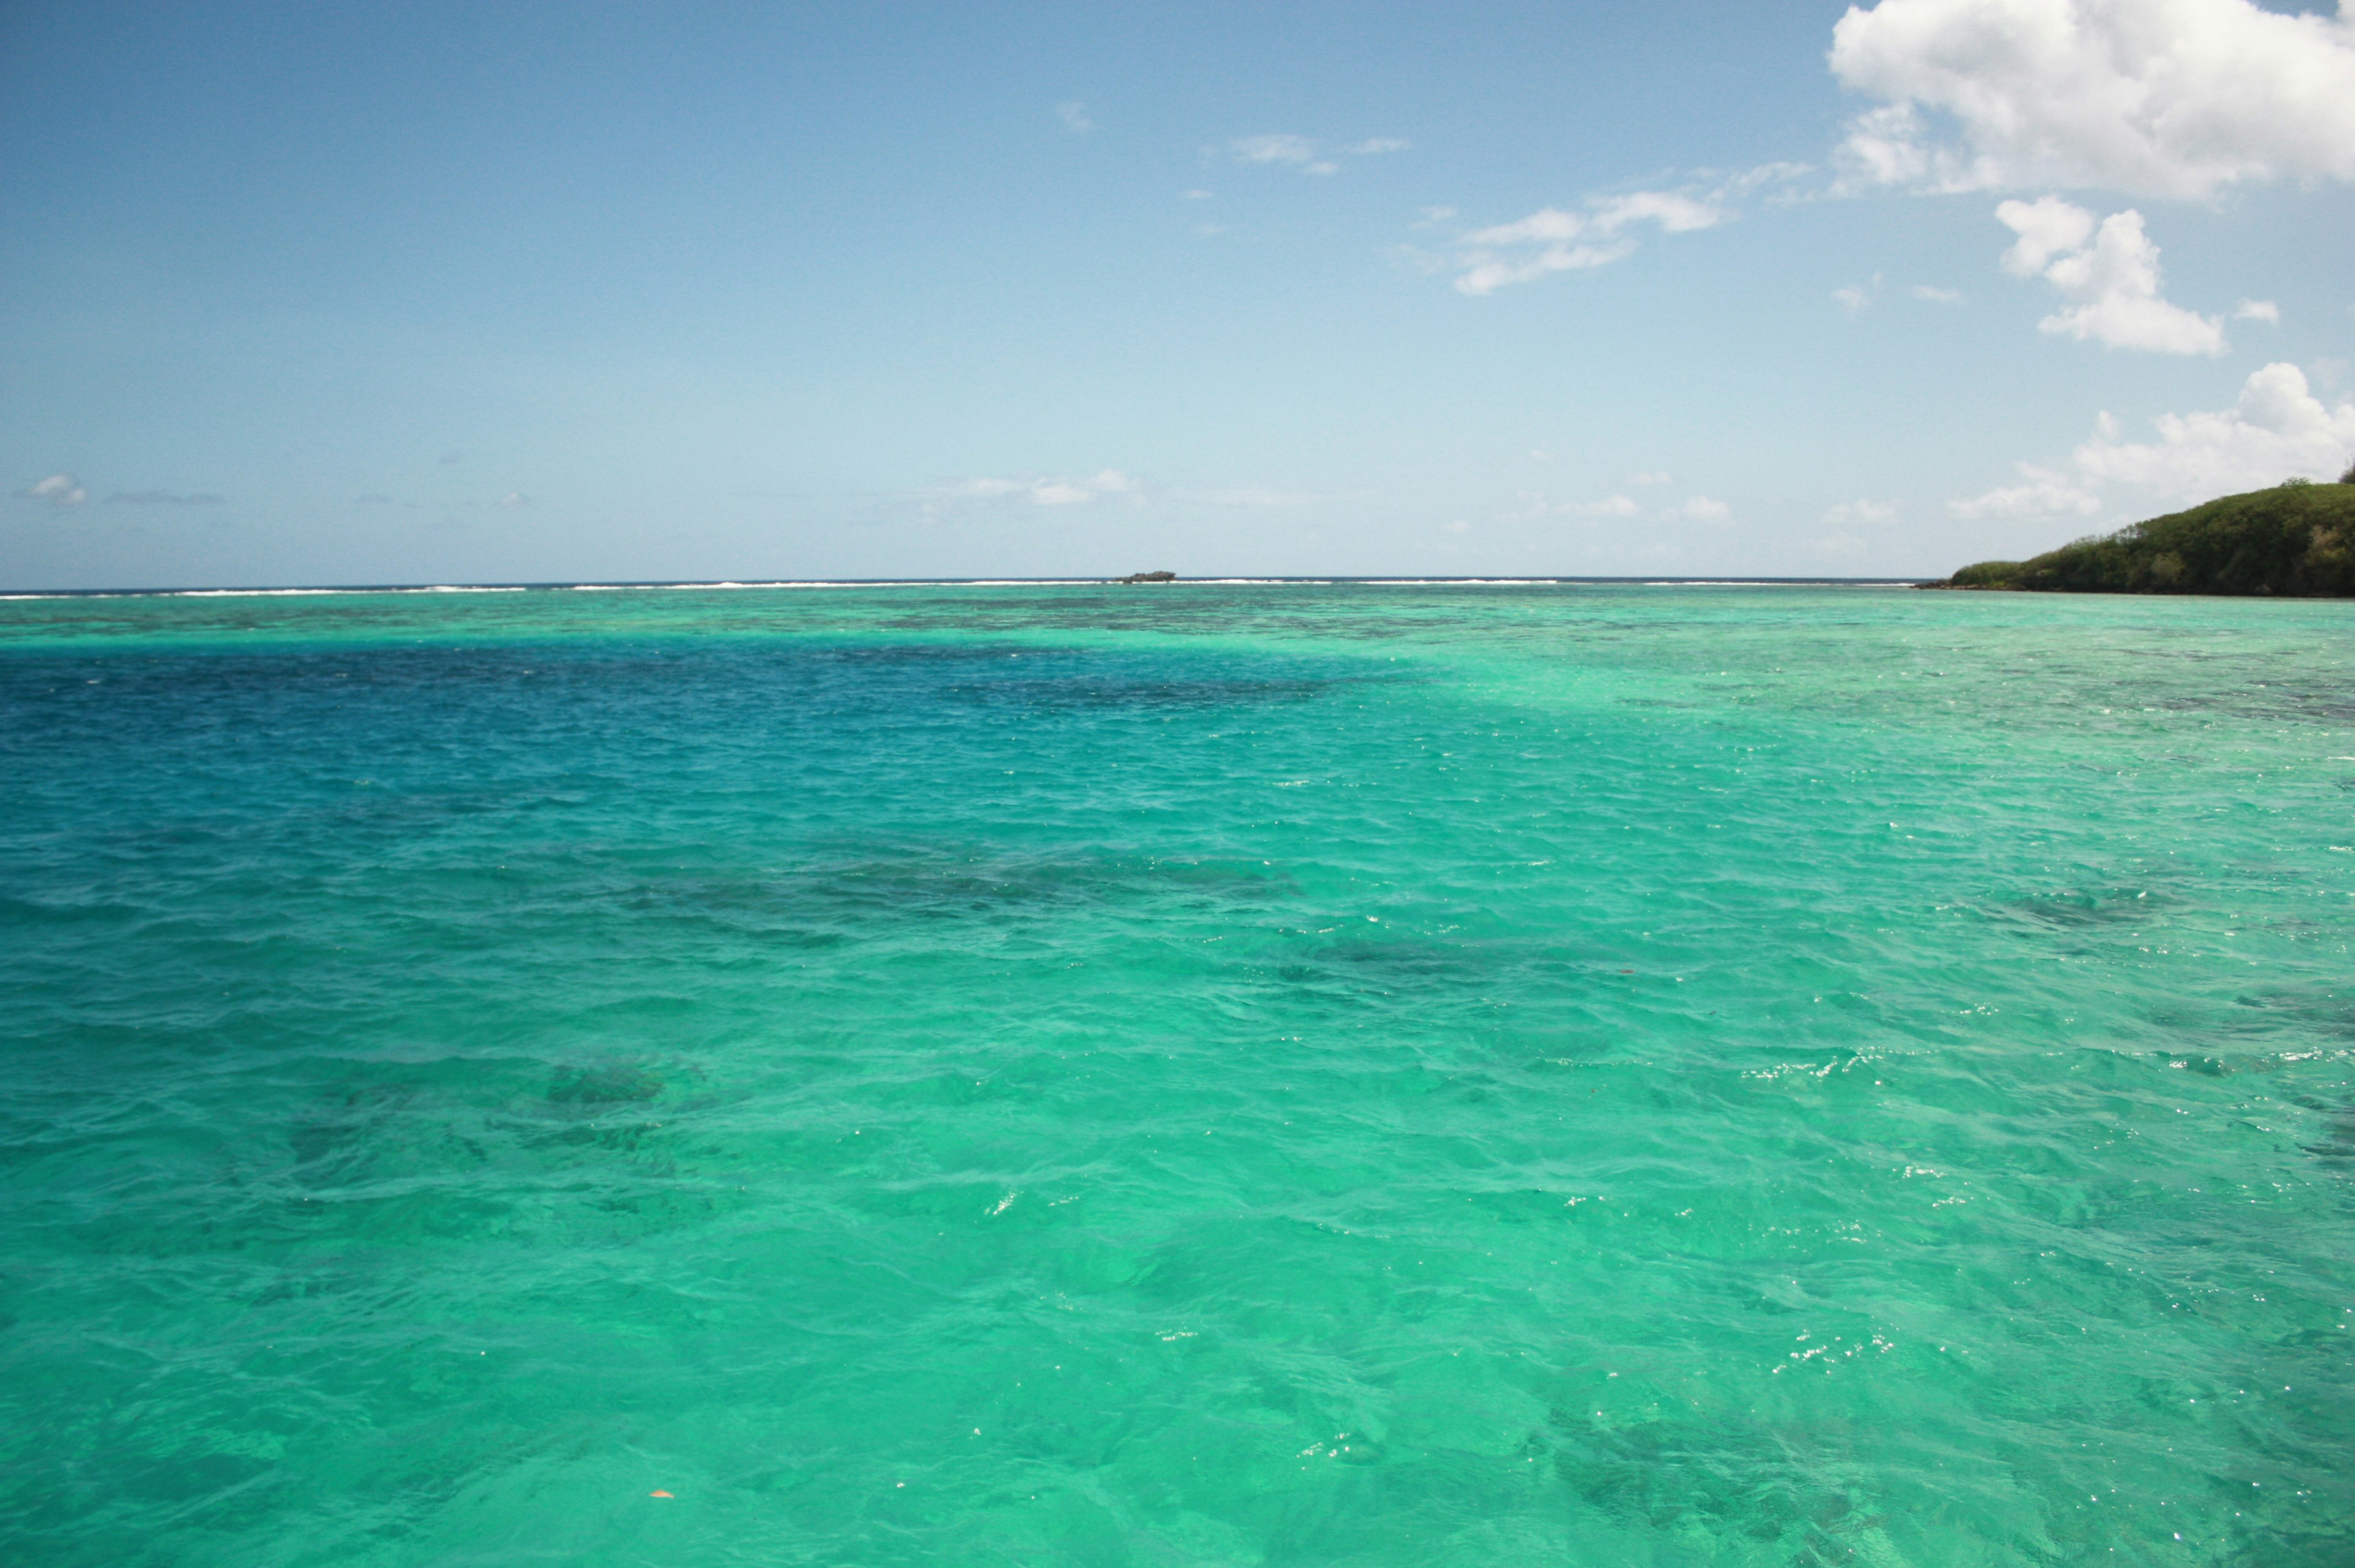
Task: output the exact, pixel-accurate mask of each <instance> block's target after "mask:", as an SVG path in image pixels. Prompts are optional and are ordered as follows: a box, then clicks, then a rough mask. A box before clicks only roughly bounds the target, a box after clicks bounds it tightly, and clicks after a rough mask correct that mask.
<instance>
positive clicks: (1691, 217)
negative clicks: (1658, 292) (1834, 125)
mask: <svg viewBox="0 0 2355 1568" xmlns="http://www.w3.org/2000/svg"><path fill="white" fill-rule="evenodd" d="M1808 172H1809V170H1808V168H1807V165H1805V164H1791V163H1774V164H1761V165H1758V166H1757V167H1756V168H1753V169H1748V170H1744V171H1742V172H1741V173H1738V174H1733V175H1724V174H1714V175H1713V174H1710V173H1709V172H1708V171H1702V172H1701V173H1700V175H1698V176H1696V183H1695V184H1693V185H1691V186H1689V187H1686V188H1684V189H1682V190H1639V191H1630V192H1626V193H1624V194H1621V195H1618V196H1598V197H1588V198H1587V200H1586V203H1585V205H1584V206H1583V208H1577V209H1572V208H1560V207H1548V208H1540V209H1539V210H1537V211H1536V212H1532V213H1530V214H1529V216H1528V217H1527V218H1524V219H1518V221H1516V222H1512V223H1499V224H1495V225H1493V226H1491V227H1489V228H1487V229H1474V230H1473V231H1472V232H1470V233H1469V234H1466V235H1465V236H1464V237H1463V239H1462V240H1461V241H1460V244H1461V245H1462V246H1463V249H1462V250H1460V251H1458V252H1457V253H1456V255H1455V257H1454V258H1453V259H1452V260H1451V261H1449V262H1448V263H1447V265H1449V266H1451V267H1453V268H1454V269H1455V271H1456V274H1457V275H1456V279H1455V287H1456V288H1457V289H1458V290H1459V291H1461V292H1462V293H1467V294H1475V295H1478V294H1488V293H1495V292H1496V291H1497V290H1498V289H1500V288H1503V287H1505V286H1506V285H1508V284H1509V283H1528V282H1529V281H1530V280H1532V279H1535V278H1541V277H1544V276H1546V275H1547V274H1548V273H1550V272H1585V271H1590V270H1592V269H1593V268H1596V267H1607V266H1609V265H1610V264H1611V263H1612V262H1614V261H1621V260H1624V259H1625V258H1626V257H1628V256H1631V255H1633V254H1634V253H1635V251H1636V239H1635V235H1634V232H1633V231H1634V230H1635V229H1636V226H1637V225H1639V224H1646V223H1648V224H1651V225H1653V226H1655V227H1656V228H1657V229H1659V231H1660V232H1661V233H1663V234H1689V233H1692V232H1694V231H1696V230H1699V229H1714V228H1716V227H1717V226H1718V225H1720V224H1721V223H1728V222H1731V221H1732V219H1733V218H1734V217H1735V216H1736V212H1735V203H1736V202H1737V201H1738V200H1739V199H1740V198H1741V197H1744V196H1747V195H1749V194H1750V193H1751V192H1753V191H1755V190H1757V189H1758V188H1759V187H1762V186H1767V185H1774V184H1778V183H1782V182H1785V181H1789V180H1793V179H1796V178H1797V177H1799V176H1801V175H1804V174H1806V173H1808Z"/></svg>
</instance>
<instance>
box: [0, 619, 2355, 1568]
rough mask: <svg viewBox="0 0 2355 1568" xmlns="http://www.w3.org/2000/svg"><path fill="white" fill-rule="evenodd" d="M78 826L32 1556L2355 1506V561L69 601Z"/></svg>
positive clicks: (1776, 1527)
mask: <svg viewBox="0 0 2355 1568" xmlns="http://www.w3.org/2000/svg"><path fill="white" fill-rule="evenodd" d="M0 803H5V815H0V873H5V880H0V1037H4V1038H0V1049H4V1050H5V1054H4V1055H0V1328H5V1334H4V1335H0V1505H4V1506H0V1560H5V1562H7V1563H43V1564H48V1563H72V1564H107V1565H123V1564H167V1563H168V1564H175V1565H178V1564H223V1565H229V1564H235V1565H238V1568H255V1565H261V1564H385V1565H390V1564H403V1565H406V1564H428V1563H431V1564H444V1563H448V1564H457V1563H502V1564H504V1563H617V1564H640V1563H645V1564H736V1563H746V1564H751V1563H760V1564H870V1563H871V1564H917V1563H926V1564H929V1563H955V1564H1001V1563H1002V1564H1016V1563H1020V1564H1091V1565H1092V1564H1103V1565H1113V1564H1136V1565H1140V1568H1143V1565H1147V1564H1155V1565H1157V1564H1193V1563H1206V1564H1207V1563H1221V1564H1226V1563H1233V1564H1245V1563H1251V1564H1257V1563H1266V1564H1320V1565H1321V1564H1366V1565H1371V1564H1393V1563H1395V1564H1415V1565H1418V1568H1423V1565H1431V1564H1456V1563H1462V1564H1486V1565H1495V1564H1521V1563H1547V1564H1598V1565H1602V1564H1661V1565H1668V1564H1831V1563H1859V1564H1869V1565H1875V1568H1881V1565H1886V1568H1896V1565H1900V1564H1903V1565H1912V1568H1930V1565H1933V1564H1939V1565H1943V1564H1989V1565H1993V1564H2011V1563H2054V1564H2060V1563H2070V1564H2076V1563H2097V1562H2120V1563H2137V1564H2161V1565H2169V1564H2195V1563H2197V1564H2222V1563H2247V1564H2264V1565H2307V1564H2316V1565H2319V1564H2344V1563H2347V1562H2349V1561H2350V1552H2355V1547H2350V1535H2351V1534H2355V1531H2350V1521H2355V1416H2350V1409H2355V1363H2350V1351H2355V1070H2350V1064H2351V1063H2355V963H2350V955H2349V942H2350V935H2355V604H2332V603H2234V602H2227V601H2161V600H2083V599H2055V598H2044V597H2037V598H2029V597H2020V596H2008V595H1979V594H1952V593H1949V594H1923V593H1907V592H1896V591H1869V590H1796V589H1758V588H1747V589H1745V588H1642V587H1518V588H1516V587H1482V588H1448V587H1436V586H1421V587H1372V586H1350V585H1327V586H1229V587H1216V586H1202V585H1187V586H1181V587H1178V588H1175V589H1113V590H1105V589H1098V588H1082V587H1063V588H1030V587H999V588H966V589H955V588H913V587H901V588H890V589H869V590H843V591H748V592H661V591H645V592H603V593H592V592H530V593H501V594H491V593H485V594H432V595H427V594H413V595H389V594H376V595H335V596H321V597H278V598H268V597H219V598H116V599H90V600H56V599H51V600H23V601H16V602H13V603H5V604H0ZM665 1492H666V1493H669V1494H671V1495H670V1496H668V1497H661V1496H656V1495H654V1494H656V1493H665Z"/></svg>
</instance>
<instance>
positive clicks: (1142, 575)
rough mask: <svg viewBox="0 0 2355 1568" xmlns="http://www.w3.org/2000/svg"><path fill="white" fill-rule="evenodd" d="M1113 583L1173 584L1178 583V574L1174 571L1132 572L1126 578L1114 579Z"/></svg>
mask: <svg viewBox="0 0 2355 1568" xmlns="http://www.w3.org/2000/svg"><path fill="white" fill-rule="evenodd" d="M1113 581H1114V582H1175V581H1177V573H1176V572H1174V571H1132V572H1130V573H1129V574H1128V575H1127V576H1126V577H1115V578H1114V579H1113Z"/></svg>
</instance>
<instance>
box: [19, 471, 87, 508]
mask: <svg viewBox="0 0 2355 1568" xmlns="http://www.w3.org/2000/svg"><path fill="white" fill-rule="evenodd" d="M15 494H16V498H17V499H19V500H23V501H47V502H48V504H49V505H50V506H52V507H79V506H80V505H81V504H82V503H83V502H84V501H87V500H89V499H90V492H89V491H87V490H85V489H83V488H82V487H81V483H80V481H79V480H77V479H76V478H75V477H74V476H73V475H70V474H52V475H49V476H48V478H47V479H40V480H36V481H35V482H34V483H32V484H30V485H26V486H25V487H24V488H23V489H22V490H18V491H16V492H15Z"/></svg>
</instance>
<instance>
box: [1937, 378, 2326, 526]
mask: <svg viewBox="0 0 2355 1568" xmlns="http://www.w3.org/2000/svg"><path fill="white" fill-rule="evenodd" d="M2152 423H2153V425H2154V427H2155V428H2156V429H2157V430H2158V440H2157V441H2150V442H2128V441H2126V440H2123V439H2122V438H2121V430H2120V427H2119V424H2118V421H2116V420H2115V419H2114V418H2113V417H2111V416H2110V415H2108V414H2106V413H2105V414H2103V415H2101V416H2100V417H2099V418H2098V419H2097V420H2095V421H2094V437H2093V439H2092V440H2090V441H2087V442H2085V443H2082V444H2081V445H2079V446H2078V448H2077V449H2076V450H2075V451H2074V452H2073V453H2070V459H2069V461H2070V467H2071V470H2072V472H2068V473H2062V472H2057V471H2055V470H2053V469H2051V468H2040V467H2036V466H2034V465H2032V464H2024V463H2023V464H2020V465H2019V471H2020V474H2021V475H2022V476H2023V477H2024V478H2025V479H2026V481H2027V483H2025V484H2021V485H2008V486H2006V487H2004V488H2002V489H1998V490H1990V491H1988V492H1987V494H1986V495H1984V496H1976V497H1974V498H1972V499H1969V500H1958V501H1954V502H1950V503H1949V504H1948V506H1947V510H1949V511H1951V512H1953V513H1954V514H1955V516H1956V517H1966V518H1968V517H2050V516H2056V515H2063V514H2068V513H2075V514H2078V515H2081V516H2088V517H2090V516H2091V515H2092V514H2094V513H2095V512H2097V511H2100V510H2101V509H2102V505H2103V501H2102V496H2101V495H2100V493H2099V492H2100V488H2101V486H2103V485H2126V486H2128V487H2130V488H2132V489H2134V490H2137V491H2139V492H2141V494H2142V495H2143V496H2146V497H2147V498H2148V499H2149V500H2150V501H2152V502H2154V503H2163V504H2173V505H2179V506H2180V505H2188V504H2191V503H2195V502H2199V501H2204V500H2209V499H2211V498H2212V497H2214V496H2230V495H2237V494H2239V493H2241V492H2243V491H2246V490H2259V489H2263V488H2264V487H2265V486H2267V485H2278V484H2280V483H2281V482H2282V481H2283V480H2285V479H2291V478H2306V479H2329V478H2334V477H2336V476H2337V475H2338V474H2339V472H2340V470H2341V469H2342V468H2343V467H2344V466H2345V465H2346V464H2347V461H2348V459H2349V457H2350V455H2355V402H2350V401H2349V400H2346V399H2344V398H2342V399H2340V400H2339V401H2338V402H2337V403H2336V404H2331V405H2326V404H2325V403H2324V402H2323V401H2322V400H2321V399H2319V398H2318V397H2316V396H2315V395H2314V393H2313V391H2312V390H2311V389H2309V388H2308V387H2307V380H2306V376H2305V374H2304V373H2303V372H2302V371H2300V370H2299V369H2298V368H2297V367H2296V366H2295V365H2288V364H2279V363H2276V364H2272V365H2268V366H2266V367H2264V368H2263V369H2261V370H2256V371H2253V372H2252V373H2251V374H2250V376H2249V378H2248V379H2247V380H2246V381H2244V382H2243V383H2242V386H2241V395H2240V399H2239V400H2238V401H2237V402H2236V403H2235V404H2234V405H2233V406H2232V408H2229V409H2222V410H2217V411H2210V412H2200V413H2190V414H2161V415H2159V416H2158V419H2157V420H2155V421H2152Z"/></svg>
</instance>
